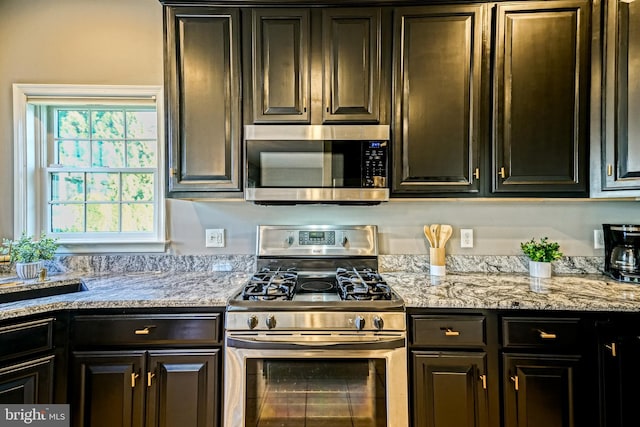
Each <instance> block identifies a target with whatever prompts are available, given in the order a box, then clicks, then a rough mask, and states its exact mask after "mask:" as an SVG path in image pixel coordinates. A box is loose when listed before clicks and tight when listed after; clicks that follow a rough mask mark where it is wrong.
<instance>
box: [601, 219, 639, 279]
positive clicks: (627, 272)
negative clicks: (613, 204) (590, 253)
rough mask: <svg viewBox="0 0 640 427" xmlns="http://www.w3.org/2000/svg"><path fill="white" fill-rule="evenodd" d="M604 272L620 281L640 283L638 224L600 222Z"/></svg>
mask: <svg viewBox="0 0 640 427" xmlns="http://www.w3.org/2000/svg"><path fill="white" fill-rule="evenodd" d="M602 231H603V237H604V272H605V273H606V274H607V275H609V276H611V277H612V278H614V279H616V280H619V281H621V282H631V283H640V225H630V224H602Z"/></svg>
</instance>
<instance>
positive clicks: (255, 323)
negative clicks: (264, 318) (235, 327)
mask: <svg viewBox="0 0 640 427" xmlns="http://www.w3.org/2000/svg"><path fill="white" fill-rule="evenodd" d="M247 325H248V326H249V329H253V328H255V327H256V326H258V317H257V316H256V315H255V314H252V315H251V316H250V317H249V318H248V319H247Z"/></svg>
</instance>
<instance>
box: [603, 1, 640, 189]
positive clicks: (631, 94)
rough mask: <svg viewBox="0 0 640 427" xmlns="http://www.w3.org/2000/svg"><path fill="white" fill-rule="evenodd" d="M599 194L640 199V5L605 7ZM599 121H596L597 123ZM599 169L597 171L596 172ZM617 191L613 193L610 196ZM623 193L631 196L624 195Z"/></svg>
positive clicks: (621, 3) (609, 4)
mask: <svg viewBox="0 0 640 427" xmlns="http://www.w3.org/2000/svg"><path fill="white" fill-rule="evenodd" d="M602 4H603V5H604V16H605V19H604V27H603V31H602V38H603V40H604V49H603V56H602V58H603V61H602V64H597V65H598V66H599V67H601V69H602V80H603V86H602V94H601V99H602V100H603V103H602V112H603V115H602V117H603V127H602V137H603V138H604V140H603V141H602V146H601V147H598V148H600V150H601V152H600V153H598V154H601V156H602V164H601V167H600V168H599V169H598V170H599V171H600V172H601V175H600V181H601V183H602V186H601V188H600V190H603V191H604V192H606V193H608V194H606V193H605V194H604V195H611V196H614V197H615V196H618V195H635V196H638V195H640V120H638V118H640V67H638V66H637V65H635V66H634V65H633V64H638V63H640V3H638V2H637V1H636V2H624V1H618V0H606V1H603V2H602ZM596 119H597V118H596ZM596 167H597V166H596ZM611 190H614V191H611ZM619 190H630V191H626V192H624V193H623V192H622V191H619Z"/></svg>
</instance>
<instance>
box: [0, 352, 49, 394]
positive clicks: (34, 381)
mask: <svg viewBox="0 0 640 427" xmlns="http://www.w3.org/2000/svg"><path fill="white" fill-rule="evenodd" d="M54 358H55V356H46V357H42V358H39V359H34V360H29V361H27V362H23V363H17V364H14V365H10V366H6V367H0V404H2V405H9V404H41V403H51V402H53V361H54Z"/></svg>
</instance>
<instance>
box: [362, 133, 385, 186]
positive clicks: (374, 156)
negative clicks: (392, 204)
mask: <svg viewBox="0 0 640 427" xmlns="http://www.w3.org/2000/svg"><path fill="white" fill-rule="evenodd" d="M388 145H389V142H388V141H368V142H365V143H364V144H362V186H363V187H365V188H376V187H386V186H387V147H388Z"/></svg>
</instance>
